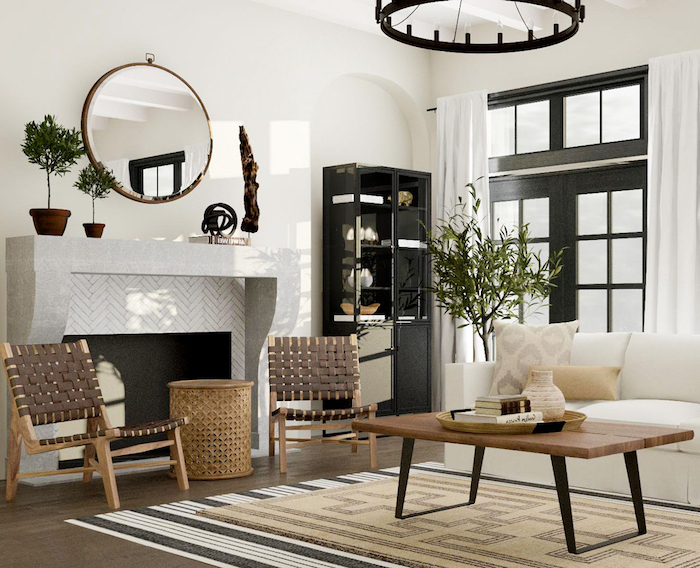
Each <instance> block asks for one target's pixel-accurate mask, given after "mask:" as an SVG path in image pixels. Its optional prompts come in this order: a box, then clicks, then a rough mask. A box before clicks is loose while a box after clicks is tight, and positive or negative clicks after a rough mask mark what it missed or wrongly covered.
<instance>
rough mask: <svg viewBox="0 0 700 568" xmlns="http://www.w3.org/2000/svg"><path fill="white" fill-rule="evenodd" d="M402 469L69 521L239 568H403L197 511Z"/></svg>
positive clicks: (423, 467)
mask: <svg viewBox="0 0 700 568" xmlns="http://www.w3.org/2000/svg"><path fill="white" fill-rule="evenodd" d="M411 469H412V471H416V472H418V471H420V472H423V473H426V472H427V473H435V474H438V475H450V476H452V475H454V476H460V477H461V476H464V475H465V474H463V473H459V472H452V471H448V470H446V469H445V467H444V465H443V464H441V463H437V462H426V463H422V464H418V465H414V466H412V468H411ZM398 473H399V468H398V467H396V468H389V469H382V470H378V471H376V472H366V473H356V474H349V475H341V476H339V477H334V478H329V479H316V480H313V481H304V482H301V483H294V484H290V485H279V486H276V487H268V488H265V489H254V490H252V491H244V492H242V493H228V494H225V495H216V496H215V497H208V498H206V499H193V500H190V501H178V502H175V503H168V504H165V505H157V506H154V507H147V508H144V509H134V510H130V511H129V510H126V511H115V512H112V513H105V514H103V515H97V516H95V517H85V518H81V519H68V520H67V521H66V522H67V523H71V524H73V525H76V526H79V527H84V528H87V529H91V530H94V531H98V532H101V533H105V534H109V535H112V536H116V537H118V538H122V539H125V540H129V541H131V542H135V543H138V544H142V545H144V546H149V547H151V548H157V549H159V550H164V551H166V552H170V553H172V554H178V555H180V556H184V557H186V558H191V559H193V560H197V561H199V562H203V563H205V564H210V565H212V566H222V567H238V568H267V567H270V566H274V567H278V568H341V567H342V568H369V567H375V566H385V567H397V568H398V566H397V565H396V564H391V563H387V562H382V561H379V560H372V559H369V558H365V557H362V556H356V555H350V554H347V553H338V552H336V551H334V550H332V549H329V548H325V547H322V546H316V545H313V544H308V543H304V542H300V541H298V540H292V539H288V538H284V537H281V536H275V535H271V534H268V533H264V532H260V531H255V530H251V529H247V528H243V527H236V526H233V525H231V524H229V523H222V522H220V521H216V520H213V519H207V518H205V517H202V516H198V515H197V513H198V512H199V511H201V510H203V509H208V508H210V507H222V506H225V505H232V504H237V503H250V502H253V501H258V500H262V499H270V498H272V497H283V496H285V495H294V494H298V493H307V492H310V491H318V490H321V489H329V488H333V487H342V486H345V485H348V484H354V483H367V482H371V481H377V480H383V479H389V478H392V477H397V476H398Z"/></svg>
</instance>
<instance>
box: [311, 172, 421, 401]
mask: <svg viewBox="0 0 700 568" xmlns="http://www.w3.org/2000/svg"><path fill="white" fill-rule="evenodd" d="M425 227H430V174H428V173H424V172H414V171H408V170H397V169H393V168H385V167H375V166H364V165H360V164H347V165H342V166H332V167H327V168H324V170H323V333H324V335H350V334H352V333H357V334H358V338H359V351H360V375H361V379H362V402H363V404H367V403H370V402H377V403H379V412H380V413H381V414H404V413H411V412H429V411H430V410H431V384H430V383H431V377H430V373H431V367H430V354H431V321H430V301H431V300H430V293H429V290H428V287H429V285H430V264H429V256H428V253H427V246H426V231H425Z"/></svg>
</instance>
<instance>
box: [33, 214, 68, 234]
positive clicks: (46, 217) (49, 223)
mask: <svg viewBox="0 0 700 568" xmlns="http://www.w3.org/2000/svg"><path fill="white" fill-rule="evenodd" d="M29 214H30V215H31V216H32V219H34V228H35V229H36V233H37V235H54V236H56V237H60V236H61V235H63V233H64V232H65V230H66V225H67V224H68V217H70V211H68V209H30V210H29Z"/></svg>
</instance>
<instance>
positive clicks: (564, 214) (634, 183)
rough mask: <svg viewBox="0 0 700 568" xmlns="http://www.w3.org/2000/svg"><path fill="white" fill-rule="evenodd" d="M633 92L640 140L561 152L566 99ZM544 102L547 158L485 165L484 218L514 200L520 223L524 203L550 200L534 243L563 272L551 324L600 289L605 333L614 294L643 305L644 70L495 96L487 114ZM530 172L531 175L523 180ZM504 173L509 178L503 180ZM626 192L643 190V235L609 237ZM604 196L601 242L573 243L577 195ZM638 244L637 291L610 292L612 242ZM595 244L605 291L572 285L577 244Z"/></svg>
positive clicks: (539, 156)
mask: <svg viewBox="0 0 700 568" xmlns="http://www.w3.org/2000/svg"><path fill="white" fill-rule="evenodd" d="M633 84H639V85H640V95H641V104H640V112H641V116H640V138H639V139H636V140H627V141H622V142H607V143H604V142H601V143H600V144H595V145H589V146H579V147H574V148H564V120H565V115H564V99H565V97H567V96H571V95H577V94H584V93H590V92H595V91H603V90H607V89H614V88H620V87H625V86H628V85H633ZM546 99H549V100H550V150H549V151H543V152H536V153H531V154H516V155H511V156H501V157H494V158H490V159H489V169H490V172H491V180H490V183H491V203H490V205H489V207H490V211H491V212H493V204H494V203H496V202H500V201H513V200H519V209H520V219H522V207H523V205H522V201H523V200H526V199H536V198H543V197H548V198H549V207H550V217H549V230H550V234H549V238H548V239H533V242H537V241H539V242H542V241H548V242H549V247H550V249H549V250H550V252H551V251H555V250H560V249H564V252H563V255H562V264H563V266H564V270H563V271H562V273H561V276H560V277H559V279H558V281H557V283H556V284H557V287H556V288H554V289H553V290H552V294H551V296H550V310H549V321H550V322H551V323H556V322H563V321H571V320H574V319H576V318H577V315H578V314H577V305H578V290H584V289H603V290H606V291H607V328H608V331H610V330H612V329H613V321H612V312H613V302H612V294H613V291H614V290H618V289H640V288H641V290H642V301H643V306H644V304H645V302H646V252H647V199H648V197H647V171H646V154H647V137H648V102H647V101H648V67H647V66H643V67H635V68H632V69H625V70H621V71H614V72H611V73H604V74H600V75H593V76H589V77H581V78H578V79H571V80H567V81H561V82H558V83H549V84H546V85H540V86H535V87H531V88H526V89H518V90H515V91H508V92H505V93H495V94H492V95H489V110H493V109H497V108H503V107H507V106H516V105H520V104H526V103H530V102H537V101H541V100H546ZM601 112H602V110H601ZM601 137H602V132H601ZM601 139H602V138H601ZM516 148H517V141H516ZM631 158H634V159H631ZM605 160H611V162H610V164H609V165H598V164H595V162H603V163H605V162H604V161H605ZM612 160H621V161H622V162H623V163H614V162H612ZM624 162H626V163H624ZM591 163H593V164H591ZM574 164H575V165H574ZM567 165H571V167H570V168H566V167H565V166H567ZM548 167H552V169H553V171H549V172H546V173H539V172H538V170H537V168H548ZM562 167H563V168H562ZM528 170H531V171H529V172H528ZM502 172H503V173H502ZM507 172H514V173H513V174H507ZM498 174H501V175H500V176H499V175H498ZM625 189H642V195H643V205H642V206H643V211H642V214H643V230H642V232H641V233H639V232H638V233H628V234H617V233H612V220H611V218H610V216H611V200H612V193H613V192H614V191H620V190H625ZM602 192H606V193H607V194H608V197H607V200H608V205H607V216H608V219H607V227H608V232H607V234H605V235H585V236H579V235H578V230H577V221H578V219H577V216H578V215H577V211H578V209H577V202H578V195H579V194H582V193H602ZM493 226H495V220H494V221H493V222H492V227H493ZM640 237H641V238H642V243H643V246H642V249H643V266H642V270H643V274H642V278H643V280H642V283H641V284H639V283H635V284H613V282H612V260H613V257H612V254H611V252H612V243H613V241H614V240H616V239H618V238H640ZM593 239H600V240H603V239H605V240H606V241H607V246H608V249H607V250H608V257H607V263H608V266H607V282H606V283H605V284H581V285H579V284H578V278H577V270H578V258H577V254H578V252H577V251H578V243H579V241H582V240H593ZM567 267H568V269H567ZM642 318H643V315H642Z"/></svg>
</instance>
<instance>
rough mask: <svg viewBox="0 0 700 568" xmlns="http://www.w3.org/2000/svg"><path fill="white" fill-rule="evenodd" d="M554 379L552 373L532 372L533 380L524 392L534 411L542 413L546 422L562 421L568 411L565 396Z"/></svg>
mask: <svg viewBox="0 0 700 568" xmlns="http://www.w3.org/2000/svg"><path fill="white" fill-rule="evenodd" d="M552 378H553V373H552V371H532V378H531V379H530V382H529V383H528V385H527V387H525V390H524V391H523V396H526V397H527V398H528V399H529V400H530V407H531V409H532V411H533V412H541V413H542V419H543V420H545V421H550V420H561V419H562V417H563V416H564V411H565V410H566V401H565V400H564V395H563V393H562V392H561V390H559V387H557V386H556V385H555V384H554V382H553V380H552Z"/></svg>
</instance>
